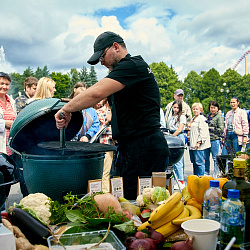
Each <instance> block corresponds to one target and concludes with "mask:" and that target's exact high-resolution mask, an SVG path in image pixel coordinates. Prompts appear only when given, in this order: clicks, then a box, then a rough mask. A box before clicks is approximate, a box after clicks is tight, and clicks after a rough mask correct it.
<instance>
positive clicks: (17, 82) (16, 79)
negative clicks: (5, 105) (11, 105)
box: [8, 73, 24, 99]
mask: <svg viewBox="0 0 250 250" xmlns="http://www.w3.org/2000/svg"><path fill="white" fill-rule="evenodd" d="M10 77H11V83H10V89H9V92H8V94H9V95H12V96H13V98H14V99H15V98H16V97H17V96H18V92H21V94H23V93H24V85H23V82H24V80H23V76H22V75H21V74H20V73H10Z"/></svg>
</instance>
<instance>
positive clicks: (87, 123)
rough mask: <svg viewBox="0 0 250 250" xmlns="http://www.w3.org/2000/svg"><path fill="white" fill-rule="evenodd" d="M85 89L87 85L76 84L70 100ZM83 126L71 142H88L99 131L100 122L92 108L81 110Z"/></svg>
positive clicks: (82, 83)
mask: <svg viewBox="0 0 250 250" xmlns="http://www.w3.org/2000/svg"><path fill="white" fill-rule="evenodd" d="M86 89H87V84H86V83H84V82H78V83H76V84H75V85H74V87H73V90H72V92H71V94H70V96H69V98H70V99H72V98H74V97H76V96H77V95H78V94H80V93H81V92H82V91H85V90H86ZM82 115H83V125H82V127H81V129H80V131H79V132H78V134H77V135H76V136H75V137H74V139H73V141H82V142H88V141H89V140H90V139H91V138H92V137H93V136H94V135H95V134H96V133H97V132H98V130H99V126H100V122H99V119H98V115H97V113H96V110H95V109H94V108H87V109H84V110H82Z"/></svg>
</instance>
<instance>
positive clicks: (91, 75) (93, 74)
mask: <svg viewBox="0 0 250 250" xmlns="http://www.w3.org/2000/svg"><path fill="white" fill-rule="evenodd" d="M89 78H90V84H91V85H88V87H90V86H92V85H93V84H95V83H96V82H97V74H96V72H95V67H94V66H93V65H92V66H91V67H90V72H89Z"/></svg>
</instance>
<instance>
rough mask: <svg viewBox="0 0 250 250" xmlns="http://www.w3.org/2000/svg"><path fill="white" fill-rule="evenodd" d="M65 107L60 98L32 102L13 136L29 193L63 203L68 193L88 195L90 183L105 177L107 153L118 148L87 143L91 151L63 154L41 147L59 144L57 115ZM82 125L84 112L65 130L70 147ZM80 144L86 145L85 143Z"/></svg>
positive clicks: (17, 121)
mask: <svg viewBox="0 0 250 250" xmlns="http://www.w3.org/2000/svg"><path fill="white" fill-rule="evenodd" d="M64 104H65V103H64V102H61V101H60V99H56V98H50V99H43V100H39V101H35V102H32V103H30V104H29V105H28V106H27V107H25V108H24V109H23V110H22V111H21V112H20V113H19V114H18V116H17V117H16V119H15V121H14V123H13V125H12V127H11V130H10V136H9V145H10V147H11V148H12V150H13V151H14V152H15V153H16V154H18V155H19V156H20V157H21V162H22V167H23V176H24V180H25V183H26V186H27V189H28V192H29V193H37V192H41V193H44V194H46V195H47V196H49V197H50V198H51V199H53V200H57V201H59V202H62V201H63V200H62V197H63V196H64V195H65V194H66V193H68V192H72V194H85V193H87V186H88V180H94V179H101V178H102V172H103V163H104V155H105V152H107V151H114V150H116V147H115V146H112V145H104V144H99V143H87V148H86V147H83V149H84V150H80V151H74V150H68V148H66V149H65V150H64V151H63V153H62V150H49V149H44V148H41V147H39V144H40V143H46V142H48V143H49V142H53V141H59V138H60V131H59V130H58V129H57V128H56V124H55V119H54V115H55V113H56V112H57V111H58V110H59V109H60V108H62V107H63V105H64ZM82 123H83V117H82V113H81V112H75V113H72V117H71V121H70V123H69V125H68V127H67V129H66V130H65V133H66V134H65V138H66V147H67V141H69V140H70V139H72V138H73V137H74V136H75V135H76V134H77V132H78V131H79V130H80V128H81V126H82ZM76 143H77V142H76ZM78 143H79V144H81V145H83V142H78ZM68 144H69V145H71V143H70V142H69V143H68ZM94 144H99V145H94ZM58 145H59V143H58ZM71 146H72V145H71ZM73 146H75V145H73ZM85 146H86V145H85ZM96 146H98V147H97V148H96ZM73 148H77V147H73ZM79 148H80V149H81V148H82V147H79Z"/></svg>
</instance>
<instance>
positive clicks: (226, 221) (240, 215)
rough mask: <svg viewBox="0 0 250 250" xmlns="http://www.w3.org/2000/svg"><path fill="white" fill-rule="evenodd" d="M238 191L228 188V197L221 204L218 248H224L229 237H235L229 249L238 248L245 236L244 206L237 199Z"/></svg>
mask: <svg viewBox="0 0 250 250" xmlns="http://www.w3.org/2000/svg"><path fill="white" fill-rule="evenodd" d="M239 197H240V191H239V190H237V189H229V190H228V198H227V199H226V200H225V201H224V202H223V203H222V206H221V230H220V249H224V248H225V247H226V246H227V244H228V243H229V241H230V240H231V238H233V237H235V238H236V241H235V242H234V244H233V246H232V248H231V249H240V244H243V243H244V237H245V207H244V205H243V203H242V202H241V201H240V200H239Z"/></svg>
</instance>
